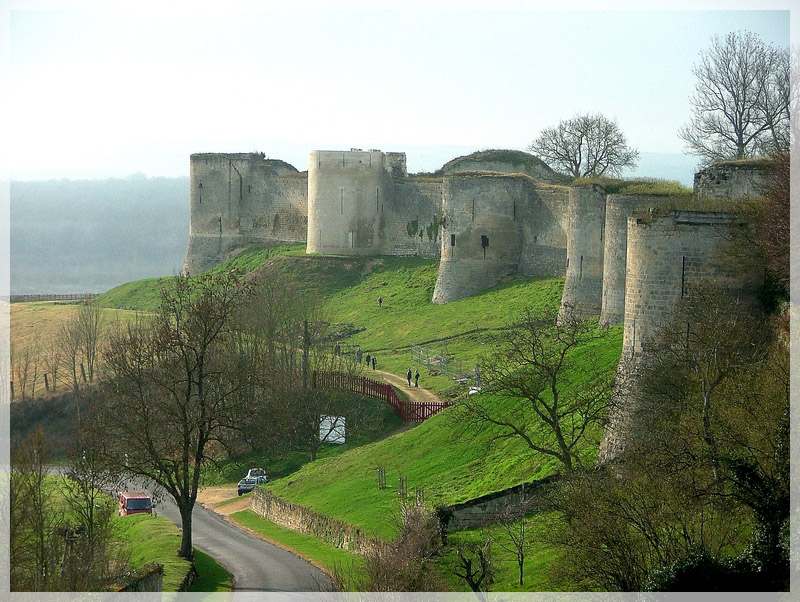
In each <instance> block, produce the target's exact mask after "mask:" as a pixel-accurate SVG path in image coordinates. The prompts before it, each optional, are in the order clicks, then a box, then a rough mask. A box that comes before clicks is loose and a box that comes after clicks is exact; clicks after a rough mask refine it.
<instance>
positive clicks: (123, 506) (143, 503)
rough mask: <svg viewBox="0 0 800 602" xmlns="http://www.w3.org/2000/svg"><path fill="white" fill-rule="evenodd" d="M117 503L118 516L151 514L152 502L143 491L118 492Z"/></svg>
mask: <svg viewBox="0 0 800 602" xmlns="http://www.w3.org/2000/svg"><path fill="white" fill-rule="evenodd" d="M117 501H118V502H119V515H120V516H128V515H129V514H144V513H147V514H153V500H152V499H150V496H149V495H148V494H147V493H146V492H144V491H120V492H119V497H118V500H117Z"/></svg>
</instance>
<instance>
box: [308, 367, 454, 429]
mask: <svg viewBox="0 0 800 602" xmlns="http://www.w3.org/2000/svg"><path fill="white" fill-rule="evenodd" d="M311 386H312V388H314V389H340V390H342V391H350V392H351V393H357V394H359V395H364V396H365V397H372V398H374V399H380V400H382V401H385V402H386V403H388V404H389V405H390V406H392V407H393V408H394V411H395V412H397V415H398V416H399V417H400V419H401V420H411V421H412V422H422V421H423V420H427V419H428V418H430V417H431V416H433V415H434V414H436V413H437V412H439V411H441V410H443V409H445V408H449V407H450V406H451V405H453V404H452V403H450V402H448V401H403V400H402V399H400V397H399V396H398V395H397V392H396V391H395V390H394V387H393V386H392V385H390V384H388V383H383V382H379V381H377V380H372V379H371V378H367V377H366V376H356V375H354V374H342V373H340V372H317V371H316V370H315V371H314V372H313V373H312V375H311Z"/></svg>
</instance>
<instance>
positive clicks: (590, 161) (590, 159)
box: [528, 113, 639, 178]
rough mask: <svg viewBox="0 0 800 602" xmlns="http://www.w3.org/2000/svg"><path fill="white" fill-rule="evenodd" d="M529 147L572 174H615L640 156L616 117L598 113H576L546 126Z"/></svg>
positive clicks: (629, 165) (559, 169)
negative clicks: (632, 146)
mask: <svg viewBox="0 0 800 602" xmlns="http://www.w3.org/2000/svg"><path fill="white" fill-rule="evenodd" d="M528 150H530V151H531V152H532V153H533V154H535V155H537V156H538V157H539V158H540V159H542V160H543V161H544V162H545V163H547V164H548V165H550V166H551V167H552V168H553V169H555V170H557V171H561V172H563V173H567V174H569V175H571V176H572V177H574V178H582V177H594V176H604V175H605V176H618V175H619V174H620V173H621V172H622V170H623V169H624V168H626V167H631V168H632V167H635V166H636V162H637V160H638V158H639V153H638V151H636V150H634V149H631V148H629V147H628V142H627V140H626V139H625V134H623V132H622V130H621V129H620V127H619V126H618V125H617V123H616V121H614V120H611V119H609V118H607V117H605V116H604V115H601V114H599V113H597V114H594V115H592V114H587V115H576V116H575V117H573V118H571V119H567V120H564V121H561V122H559V124H558V125H557V126H555V127H549V128H545V129H544V130H542V132H541V133H540V134H539V136H538V137H537V138H536V140H534V141H533V142H532V143H531V144H530V146H529V147H528Z"/></svg>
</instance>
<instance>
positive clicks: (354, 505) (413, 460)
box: [266, 326, 622, 537]
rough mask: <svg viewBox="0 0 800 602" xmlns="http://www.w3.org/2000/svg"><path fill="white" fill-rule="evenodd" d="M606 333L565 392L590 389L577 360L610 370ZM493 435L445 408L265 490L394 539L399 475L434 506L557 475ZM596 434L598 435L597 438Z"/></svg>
mask: <svg viewBox="0 0 800 602" xmlns="http://www.w3.org/2000/svg"><path fill="white" fill-rule="evenodd" d="M610 335H611V336H610V337H609V339H608V341H606V342H605V343H602V344H600V343H597V344H594V345H591V346H586V347H584V348H583V349H581V350H579V351H578V353H576V356H575V361H576V365H577V367H576V369H575V370H573V371H572V372H571V373H570V374H569V375H567V376H568V385H569V386H570V387H575V388H581V387H583V386H585V385H586V384H587V379H588V375H587V374H586V372H585V371H583V370H582V369H581V366H582V365H583V362H582V361H581V357H584V358H588V357H589V356H590V355H591V356H593V357H595V358H602V362H603V364H604V366H605V367H606V368H607V369H608V370H613V369H614V368H615V366H616V363H617V362H618V360H619V353H620V348H621V339H622V329H621V327H619V326H618V327H615V328H614V329H612V330H611V332H610ZM495 401H496V403H497V404H498V405H499V406H500V407H503V406H507V407H509V408H510V403H509V401H508V400H505V399H502V398H497V399H496V400H495ZM498 432H499V431H497V430H496V429H493V428H486V429H484V430H483V431H481V432H479V433H474V432H464V431H463V429H462V425H461V424H460V423H459V422H457V421H455V420H453V410H444V411H443V412H440V413H439V414H437V415H436V416H434V417H433V418H430V419H429V420H426V421H425V422H424V423H422V424H421V425H419V426H418V427H416V428H414V429H411V430H409V431H406V432H403V433H400V434H398V435H395V436H393V437H390V438H388V439H385V440H383V441H378V442H376V443H372V444H370V445H365V446H363V447H360V448H358V449H355V450H352V451H350V452H347V453H345V454H342V455H341V456H338V457H336V458H330V459H327V460H319V461H317V462H314V463H313V464H308V465H306V466H304V467H303V468H302V469H300V470H299V471H297V472H295V473H293V474H292V475H289V476H288V477H286V478H283V479H279V480H277V481H274V482H272V483H270V484H268V485H267V486H266V487H267V488H268V489H271V490H272V491H273V492H274V493H275V495H277V496H278V497H281V498H284V499H287V500H289V501H292V502H295V503H298V504H301V505H304V506H308V507H311V508H313V509H315V510H316V511H318V512H321V513H322V514H325V515H328V516H331V517H333V518H337V519H339V520H343V521H345V522H348V523H350V524H353V525H357V526H359V527H362V528H363V529H365V530H366V531H368V532H371V533H376V534H377V535H379V536H382V537H391V536H393V535H394V533H395V531H396V528H395V524H394V522H393V521H392V516H393V515H395V514H396V513H397V511H398V505H399V501H398V495H397V494H398V490H397V488H398V481H399V477H400V476H401V475H402V476H405V477H407V478H408V491H409V493H410V494H411V495H413V492H414V488H416V487H419V488H422V489H424V496H425V502H426V504H427V505H429V506H431V507H435V506H439V505H447V504H454V503H459V502H463V501H466V500H469V499H472V498H475V497H478V496H481V495H484V494H486V493H490V492H492V491H498V490H501V489H504V488H506V487H511V486H513V485H516V484H518V483H521V482H525V481H530V480H533V479H537V478H542V477H544V476H547V475H550V474H552V473H554V472H556V471H557V470H558V468H559V466H558V463H557V461H556V460H554V459H551V458H550V457H545V456H543V455H542V454H538V453H533V452H531V451H530V450H529V448H528V447H527V446H526V445H525V444H524V443H523V442H522V441H521V440H520V439H518V438H509V439H504V440H502V441H498V442H496V443H495V444H494V445H491V444H490V442H491V439H492V438H493V437H494V436H495V435H497V434H498ZM593 435H594V436H595V437H599V435H600V433H599V431H597V432H595V433H593ZM581 453H582V454H583V455H584V457H585V459H586V461H587V462H590V461H591V460H592V459H593V458H594V457H596V454H597V447H596V446H589V445H587V446H584V448H583V449H582V452H581ZM377 467H384V468H385V469H386V484H387V487H386V489H383V490H379V489H378V488H377V486H376V469H377Z"/></svg>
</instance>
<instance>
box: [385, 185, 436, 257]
mask: <svg viewBox="0 0 800 602" xmlns="http://www.w3.org/2000/svg"><path fill="white" fill-rule="evenodd" d="M441 216H442V183H441V181H438V182H436V181H432V182H415V181H413V180H411V181H409V180H406V181H401V182H395V183H394V186H393V187H392V193H391V195H390V198H389V199H388V202H387V203H386V204H385V205H384V206H383V213H382V215H381V222H380V236H381V249H382V250H381V253H382V254H384V255H393V256H397V255H400V256H404V255H405V256H412V255H414V256H418V257H439V248H440V244H441V243H440V240H439V222H440V220H441Z"/></svg>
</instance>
